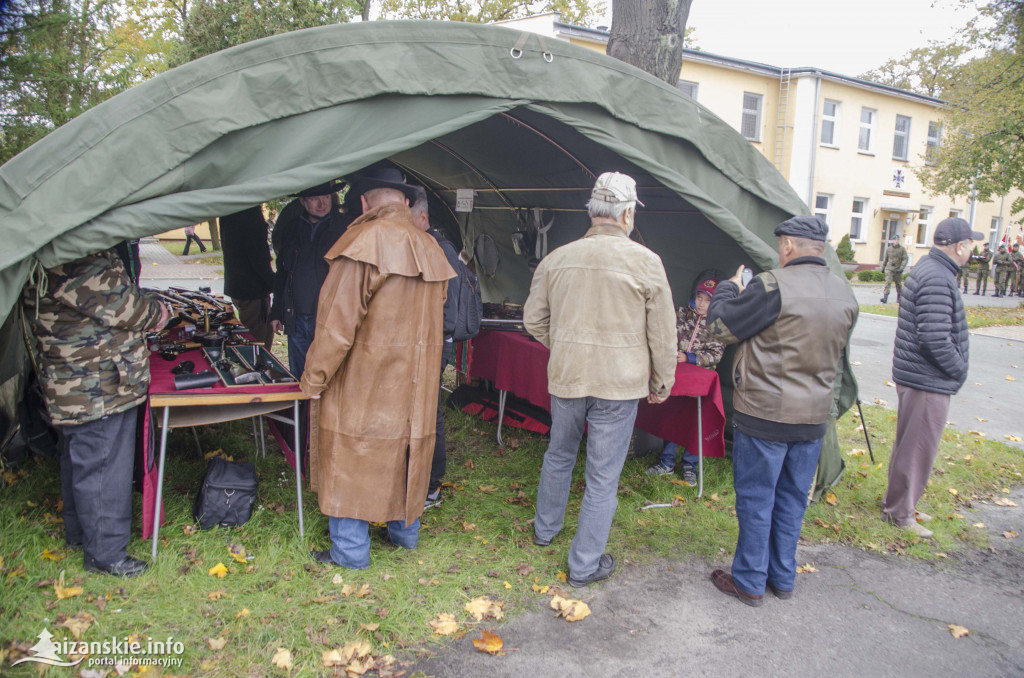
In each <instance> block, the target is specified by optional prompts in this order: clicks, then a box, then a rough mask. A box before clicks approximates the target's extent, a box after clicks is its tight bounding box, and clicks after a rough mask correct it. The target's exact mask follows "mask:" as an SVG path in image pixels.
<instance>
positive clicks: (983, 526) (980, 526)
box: [971, 523, 985, 530]
mask: <svg viewBox="0 0 1024 678" xmlns="http://www.w3.org/2000/svg"><path fill="white" fill-rule="evenodd" d="M971 527H976V528H978V529H979V530H984V529H985V523H974V525H972V526H971Z"/></svg>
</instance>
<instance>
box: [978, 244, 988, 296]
mask: <svg viewBox="0 0 1024 678" xmlns="http://www.w3.org/2000/svg"><path fill="white" fill-rule="evenodd" d="M976 258H977V261H978V280H977V282H975V283H974V296H978V295H979V294H981V295H983V296H984V295H985V294H986V293H987V292H988V267H989V262H991V261H992V250H991V248H990V247H989V244H988V243H985V245H984V247H983V248H982V250H981V254H979V255H977V257H976Z"/></svg>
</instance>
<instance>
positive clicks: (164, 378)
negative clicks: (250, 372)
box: [142, 348, 300, 539]
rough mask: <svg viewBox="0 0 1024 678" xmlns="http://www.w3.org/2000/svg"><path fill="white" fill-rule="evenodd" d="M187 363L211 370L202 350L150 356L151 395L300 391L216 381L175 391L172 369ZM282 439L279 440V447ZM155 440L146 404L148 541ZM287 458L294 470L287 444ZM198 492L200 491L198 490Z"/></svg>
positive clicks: (144, 515) (156, 472) (155, 475)
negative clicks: (174, 355) (167, 356)
mask: <svg viewBox="0 0 1024 678" xmlns="http://www.w3.org/2000/svg"><path fill="white" fill-rule="evenodd" d="M186 360H191V361H192V362H193V363H194V364H195V371H196V372H201V371H202V370H206V369H209V368H210V363H209V361H207V360H206V356H205V355H204V354H203V350H202V349H200V348H197V349H193V350H191V351H186V352H185V353H182V354H181V355H179V356H178V357H177V358H176V359H174V360H164V359H163V358H161V357H160V355H159V354H157V353H151V354H150V356H149V377H150V381H149V395H150V396H154V395H166V394H170V393H174V394H189V393H193V394H198V393H202V394H204V395H207V394H218V393H219V394H228V393H232V394H234V393H283V392H299V391H300V389H299V385H298V384H258V385H251V386H232V387H228V386H224V384H222V383H220V382H217V383H216V384H215V385H213V386H207V387H205V388H195V389H188V390H185V391H176V390H174V374H173V373H172V372H171V370H172V369H173V368H174V367H175V366H176V365H178V364H179V363H182V362H184V361H186ZM289 406H290V403H288V402H282V403H281V408H282V409H284V408H285V407H289ZM271 431H272V432H273V433H274V434H275V437H277V431H276V429H275V428H273V427H272V428H271ZM280 442H282V440H279V444H280ZM156 448H157V444H156V437H155V427H154V426H153V416H152V412H151V411H150V408H149V404H148V403H147V404H146V411H145V413H144V414H143V422H142V538H143V539H148V538H149V537H150V536H151V535H152V533H153V514H154V513H155V512H156V486H157V481H158V480H159V478H158V475H159V466H158V465H159V463H160V459H159V458H158V455H159V450H157V449H156ZM282 449H284V452H285V457H286V458H287V459H288V463H289V464H290V465H291V466H292V468H295V453H294V452H293V451H292V450H291V447H290V446H288V445H284V446H283V448H282ZM197 489H198V488H197ZM163 522H164V516H163V507H161V515H160V523H161V524H163Z"/></svg>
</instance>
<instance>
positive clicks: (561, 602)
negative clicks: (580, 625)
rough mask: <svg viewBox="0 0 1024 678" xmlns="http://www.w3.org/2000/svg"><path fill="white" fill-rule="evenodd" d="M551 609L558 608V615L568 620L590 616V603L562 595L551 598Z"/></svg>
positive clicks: (577, 619) (572, 620)
mask: <svg viewBox="0 0 1024 678" xmlns="http://www.w3.org/2000/svg"><path fill="white" fill-rule="evenodd" d="M551 609H552V610H558V615H557V616H559V617H563V618H564V619H565V620H566V621H570V622H576V621H580V620H581V619H586V618H587V617H588V616H590V606H589V605H587V604H586V603H584V602H583V601H582V600H573V599H572V598H563V597H562V596H554V597H552V598H551Z"/></svg>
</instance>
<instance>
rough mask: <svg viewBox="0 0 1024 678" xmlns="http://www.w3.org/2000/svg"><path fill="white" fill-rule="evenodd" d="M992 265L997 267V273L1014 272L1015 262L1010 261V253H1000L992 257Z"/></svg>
mask: <svg viewBox="0 0 1024 678" xmlns="http://www.w3.org/2000/svg"><path fill="white" fill-rule="evenodd" d="M992 265H993V266H995V267H996V270H997V271H1013V270H1015V269H1014V268H1013V260H1012V259H1010V253H1009V252H999V253H997V254H996V256H994V257H992Z"/></svg>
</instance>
